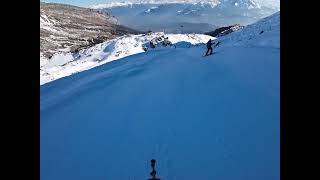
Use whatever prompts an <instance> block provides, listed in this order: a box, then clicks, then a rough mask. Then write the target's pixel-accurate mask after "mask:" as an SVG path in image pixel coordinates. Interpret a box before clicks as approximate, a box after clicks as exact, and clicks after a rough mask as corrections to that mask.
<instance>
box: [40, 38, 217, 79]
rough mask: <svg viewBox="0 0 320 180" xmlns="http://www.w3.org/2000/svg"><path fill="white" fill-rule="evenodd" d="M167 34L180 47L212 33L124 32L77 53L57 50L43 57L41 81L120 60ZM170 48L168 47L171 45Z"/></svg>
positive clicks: (202, 41)
mask: <svg viewBox="0 0 320 180" xmlns="http://www.w3.org/2000/svg"><path fill="white" fill-rule="evenodd" d="M162 36H166V37H168V38H169V40H170V41H171V42H172V43H173V44H177V46H178V48H180V46H179V43H180V42H187V43H190V44H192V45H197V44H202V43H206V42H207V41H208V40H209V39H210V38H212V37H210V36H207V35H202V34H164V33H163V32H159V33H151V34H150V35H148V34H147V35H145V34H142V35H125V36H121V37H118V38H115V39H112V40H109V41H106V42H103V43H100V44H97V45H95V46H93V47H90V48H88V49H83V50H80V51H79V52H78V53H72V52H68V53H57V54H55V55H54V56H53V57H52V58H51V59H50V61H41V60H40V85H43V84H45V83H48V82H51V81H54V80H56V79H60V78H63V77H66V76H70V75H72V74H74V73H78V72H81V71H84V70H87V69H91V68H93V67H96V66H100V65H102V64H105V63H108V62H110V61H114V60H118V59H121V58H124V57H127V56H130V55H134V54H137V53H143V52H145V50H144V47H145V46H146V45H147V44H148V43H149V42H150V41H151V40H153V39H155V38H159V37H162ZM168 48H169V47H168Z"/></svg>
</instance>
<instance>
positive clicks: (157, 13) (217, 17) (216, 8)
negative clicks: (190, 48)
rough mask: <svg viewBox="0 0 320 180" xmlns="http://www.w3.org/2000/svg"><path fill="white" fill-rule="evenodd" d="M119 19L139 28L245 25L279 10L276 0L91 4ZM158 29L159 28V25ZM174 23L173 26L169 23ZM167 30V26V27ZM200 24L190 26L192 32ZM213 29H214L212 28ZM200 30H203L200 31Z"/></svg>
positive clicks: (196, 30) (125, 23) (123, 22)
mask: <svg viewBox="0 0 320 180" xmlns="http://www.w3.org/2000/svg"><path fill="white" fill-rule="evenodd" d="M92 7H93V8H98V9H102V10H103V11H104V12H109V13H111V14H113V15H114V16H116V17H117V18H118V19H119V22H120V23H121V24H123V25H126V26H130V27H132V28H136V29H139V30H152V31H160V30H162V29H163V28H165V27H166V26H169V25H167V24H170V30H169V31H168V32H171V29H173V28H175V29H179V26H178V25H177V23H181V22H188V23H194V24H195V25H196V24H197V23H206V24H211V25H214V26H216V27H217V26H228V25H231V24H241V25H247V24H251V23H253V22H256V21H257V20H259V19H261V18H263V17H266V16H269V15H271V14H273V13H275V12H277V11H279V9H280V1H279V0H266V1H260V0H212V1H168V2H167V1H134V2H122V3H116V2H114V3H110V4H100V5H93V6H92ZM157 23H158V24H159V25H161V26H162V28H161V29H160V28H159V25H158V24H157ZM172 24H176V25H175V26H171V25H172ZM167 29H169V28H167ZM201 29H202V27H201V26H198V27H197V26H194V28H193V31H194V32H195V33H200V32H198V31H199V30H201ZM212 30H214V29H212ZM204 31H207V29H206V30H204Z"/></svg>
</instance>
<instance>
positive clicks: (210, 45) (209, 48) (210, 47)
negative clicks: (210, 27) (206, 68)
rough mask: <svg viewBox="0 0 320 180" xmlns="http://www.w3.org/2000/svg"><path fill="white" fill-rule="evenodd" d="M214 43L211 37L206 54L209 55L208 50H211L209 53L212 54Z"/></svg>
mask: <svg viewBox="0 0 320 180" xmlns="http://www.w3.org/2000/svg"><path fill="white" fill-rule="evenodd" d="M212 44H214V43H212V40H211V39H209V41H208V42H207V48H208V50H207V52H206V56H208V52H209V51H210V54H209V55H211V54H212Z"/></svg>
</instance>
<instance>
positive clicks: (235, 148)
mask: <svg viewBox="0 0 320 180" xmlns="http://www.w3.org/2000/svg"><path fill="white" fill-rule="evenodd" d="M279 18H280V15H279V14H277V15H275V16H272V17H269V20H270V21H269V20H268V19H264V20H262V21H261V22H258V23H264V22H275V21H278V20H279ZM254 27H255V28H254ZM258 27H259V28H258ZM269 27H270V26H269V24H268V23H264V25H262V24H260V25H259V24H256V26H250V27H246V28H244V29H243V30H241V31H244V32H247V33H251V34H252V36H250V38H251V39H250V40H249V39H248V40H246V42H248V43H244V44H236V45H234V46H233V45H230V44H233V43H236V42H234V41H232V40H230V39H229V40H227V39H226V41H225V42H224V41H221V46H219V47H218V48H215V49H214V50H215V51H216V52H217V53H216V54H214V55H212V56H208V57H202V55H203V54H204V53H205V50H206V48H205V47H204V46H195V47H191V48H176V49H171V48H164V49H159V50H154V51H152V52H148V53H140V54H136V55H132V56H127V57H125V58H121V59H119V60H117V61H112V62H110V63H107V64H104V65H101V66H98V67H95V68H93V69H90V70H88V71H83V72H81V73H77V74H74V75H72V76H68V77H65V78H61V79H58V80H56V81H53V82H51V83H47V84H44V85H42V86H40V90H41V97H40V116H41V121H40V178H41V180H57V179H59V180H70V179H77V180H91V179H105V180H129V179H130V180H133V179H134V180H141V179H147V178H150V175H149V173H150V172H151V168H150V160H151V159H152V158H154V159H156V160H157V164H156V170H157V177H159V178H161V179H162V180H213V179H216V180H235V179H237V180H240V179H245V180H270V179H272V180H275V179H280V173H279V171H280V167H279V164H280V112H279V111H280V107H279V106H280V102H279V101H280V49H279V48H278V45H277V44H273V45H272V43H271V42H273V43H278V42H279V41H277V40H276V39H279V38H280V32H279V28H275V29H272V27H273V26H271V29H268V30H266V29H267V28H269ZM262 30H264V31H265V32H264V33H262V34H260V33H257V32H261V31H262ZM230 36H231V35H230ZM243 36H245V35H244V34H243ZM245 37H247V36H245ZM248 37H249V35H248ZM269 38H271V39H273V40H272V41H268V39H269ZM252 39H255V40H252ZM266 41H268V42H269V43H267V44H264V43H261V42H266ZM248 44H249V45H248ZM255 44H257V45H256V46H255Z"/></svg>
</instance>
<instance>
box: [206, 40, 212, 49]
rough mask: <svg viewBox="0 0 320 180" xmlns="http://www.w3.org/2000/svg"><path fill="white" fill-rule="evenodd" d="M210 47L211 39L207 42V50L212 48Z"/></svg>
mask: <svg viewBox="0 0 320 180" xmlns="http://www.w3.org/2000/svg"><path fill="white" fill-rule="evenodd" d="M211 45H212V43H211V39H210V40H209V41H208V42H207V48H208V49H209V48H212V47H211Z"/></svg>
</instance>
